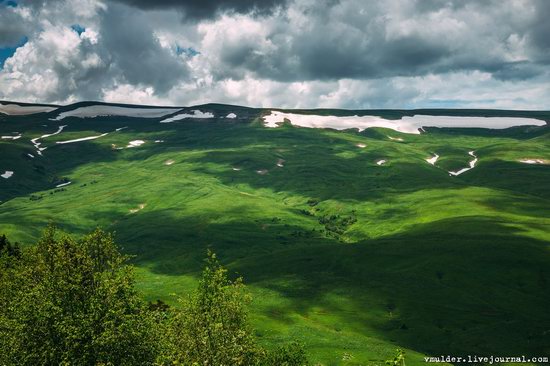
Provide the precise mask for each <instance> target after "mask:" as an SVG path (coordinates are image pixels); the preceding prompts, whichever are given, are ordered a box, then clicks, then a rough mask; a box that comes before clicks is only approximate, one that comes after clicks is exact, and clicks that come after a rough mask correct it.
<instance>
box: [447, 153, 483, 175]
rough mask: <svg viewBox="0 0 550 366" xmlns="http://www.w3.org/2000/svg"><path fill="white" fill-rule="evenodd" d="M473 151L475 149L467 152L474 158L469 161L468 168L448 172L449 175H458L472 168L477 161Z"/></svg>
mask: <svg viewBox="0 0 550 366" xmlns="http://www.w3.org/2000/svg"><path fill="white" fill-rule="evenodd" d="M474 153H475V151H470V152H468V154H469V155H470V156H472V157H473V158H474V160H471V161H470V167H469V168H463V169H460V170H458V171H456V172H449V175H454V176H457V175H460V174H462V173H464V172H467V171H468V170H471V169H474V167H475V166H476V163H477V156H476V155H475V154H474Z"/></svg>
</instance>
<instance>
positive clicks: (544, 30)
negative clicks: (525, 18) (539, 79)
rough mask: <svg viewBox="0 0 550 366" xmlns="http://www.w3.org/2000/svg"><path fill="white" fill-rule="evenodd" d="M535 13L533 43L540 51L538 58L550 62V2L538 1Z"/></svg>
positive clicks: (532, 33) (532, 30)
mask: <svg viewBox="0 0 550 366" xmlns="http://www.w3.org/2000/svg"><path fill="white" fill-rule="evenodd" d="M535 12H536V15H535V19H534V21H533V25H532V28H531V41H532V42H533V45H534V47H535V48H536V50H537V51H538V54H537V57H538V58H539V59H541V60H544V61H545V62H550V1H547V0H536V2H535Z"/></svg>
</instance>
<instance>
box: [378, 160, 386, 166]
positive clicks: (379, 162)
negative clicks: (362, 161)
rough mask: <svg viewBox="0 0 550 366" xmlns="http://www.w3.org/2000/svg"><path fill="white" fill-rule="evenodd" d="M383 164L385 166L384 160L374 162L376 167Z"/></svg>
mask: <svg viewBox="0 0 550 366" xmlns="http://www.w3.org/2000/svg"><path fill="white" fill-rule="evenodd" d="M384 164H386V160H384V159H382V160H378V161H377V162H376V165H384Z"/></svg>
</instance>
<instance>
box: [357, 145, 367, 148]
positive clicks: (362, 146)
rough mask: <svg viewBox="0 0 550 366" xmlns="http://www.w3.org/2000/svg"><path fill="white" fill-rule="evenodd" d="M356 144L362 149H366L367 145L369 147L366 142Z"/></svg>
mask: <svg viewBox="0 0 550 366" xmlns="http://www.w3.org/2000/svg"><path fill="white" fill-rule="evenodd" d="M355 146H357V147H358V148H360V149H364V148H365V147H367V145H365V144H357V145H355Z"/></svg>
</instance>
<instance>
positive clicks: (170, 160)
mask: <svg viewBox="0 0 550 366" xmlns="http://www.w3.org/2000/svg"><path fill="white" fill-rule="evenodd" d="M174 163H175V161H174V160H172V159H168V160H166V161H165V162H164V165H172V164H174Z"/></svg>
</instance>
